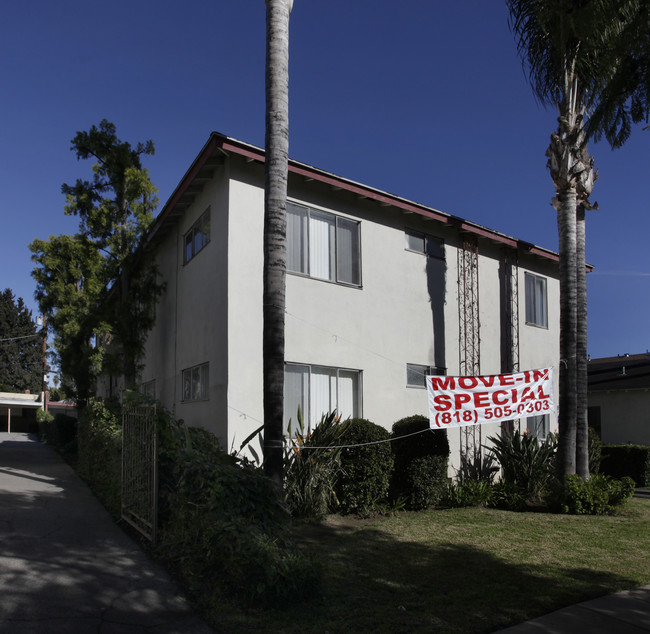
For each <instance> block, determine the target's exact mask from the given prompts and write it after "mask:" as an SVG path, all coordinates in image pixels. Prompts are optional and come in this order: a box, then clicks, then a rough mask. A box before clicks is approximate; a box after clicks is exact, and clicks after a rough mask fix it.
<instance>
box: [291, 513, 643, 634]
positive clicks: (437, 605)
mask: <svg viewBox="0 0 650 634" xmlns="http://www.w3.org/2000/svg"><path fill="white" fill-rule="evenodd" d="M300 536H301V539H300V543H301V545H302V547H303V548H306V549H307V550H309V551H311V552H314V553H316V554H317V555H318V556H319V557H320V558H321V559H322V560H324V561H325V562H326V565H325V573H324V578H323V588H322V593H323V596H322V597H321V598H320V599H319V600H317V601H315V602H314V605H313V606H310V608H309V614H308V618H307V619H306V620H305V621H303V622H302V624H301V627H302V630H303V631H321V632H322V631H326V630H327V631H329V632H330V633H332V632H343V631H347V632H351V631H357V632H367V631H372V632H420V631H422V632H424V631H433V630H435V631H436V632H472V633H477V632H494V631H496V630H499V629H501V628H505V627H507V626H509V625H513V624H516V623H520V622H523V621H525V620H528V619H530V618H533V617H536V616H540V615H542V614H546V613H548V612H550V611H553V610H555V609H558V608H560V607H562V606H565V605H570V604H573V603H577V602H580V601H583V600H585V599H587V598H592V597H595V596H599V595H603V594H607V593H609V592H612V591H614V590H618V589H621V588H623V587H632V586H634V585H635V582H634V580H632V579H627V578H625V577H622V576H619V575H614V574H611V573H607V572H596V571H593V570H586V569H576V568H568V567H567V568H565V567H562V566H558V565H557V564H550V565H526V566H523V565H513V564H511V563H508V562H505V561H503V560H501V559H499V558H497V557H495V556H493V555H492V554H490V553H487V552H485V551H483V550H481V549H480V548H476V547H472V546H468V545H458V544H452V543H439V544H436V545H433V546H427V545H423V544H419V543H415V542H407V541H399V540H396V539H394V538H392V537H391V536H390V535H388V534H387V533H385V532H383V531H381V530H378V529H376V528H373V527H372V526H368V525H367V526H363V525H359V524H357V525H356V526H354V525H352V524H351V523H345V522H337V523H336V524H335V525H328V524H323V525H318V526H311V527H303V529H301V531H300ZM303 607H304V606H303ZM282 631H294V630H293V629H292V628H289V629H286V630H282ZM296 631H297V630H296Z"/></svg>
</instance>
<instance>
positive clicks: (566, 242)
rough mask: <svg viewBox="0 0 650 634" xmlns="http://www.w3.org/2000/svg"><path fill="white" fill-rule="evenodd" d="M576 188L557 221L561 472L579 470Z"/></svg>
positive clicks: (563, 197)
mask: <svg viewBox="0 0 650 634" xmlns="http://www.w3.org/2000/svg"><path fill="white" fill-rule="evenodd" d="M576 203H577V201H576V191H575V188H567V189H566V190H565V191H564V192H562V193H561V194H559V195H558V211H557V225H558V234H559V252H560V403H559V404H560V413H559V417H558V427H559V438H558V475H559V476H560V477H561V479H564V476H567V475H571V474H574V473H575V472H576V413H577V384H576V352H577V348H576V324H577V294H576V274H577V258H576V255H577V254H576V207H577V204H576Z"/></svg>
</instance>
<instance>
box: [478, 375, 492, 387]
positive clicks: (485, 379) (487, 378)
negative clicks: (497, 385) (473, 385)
mask: <svg viewBox="0 0 650 634" xmlns="http://www.w3.org/2000/svg"><path fill="white" fill-rule="evenodd" d="M495 379H496V377H495V376H479V377H478V380H479V381H480V382H481V383H483V385H485V387H492V386H493V385H494V380H495Z"/></svg>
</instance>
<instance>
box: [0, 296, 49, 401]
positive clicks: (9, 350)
mask: <svg viewBox="0 0 650 634" xmlns="http://www.w3.org/2000/svg"><path fill="white" fill-rule="evenodd" d="M42 355H43V340H42V338H41V336H40V335H39V333H38V331H37V327H36V324H35V323H34V322H33V321H32V313H31V311H30V310H29V309H28V308H27V307H26V306H25V303H24V302H23V299H22V298H21V297H19V298H18V299H16V298H15V297H14V294H13V292H12V291H11V289H9V288H6V289H5V290H4V291H3V292H2V293H0V392H23V391H24V390H29V391H30V392H31V393H32V394H38V393H39V392H40V391H41V388H42V385H43V356H42Z"/></svg>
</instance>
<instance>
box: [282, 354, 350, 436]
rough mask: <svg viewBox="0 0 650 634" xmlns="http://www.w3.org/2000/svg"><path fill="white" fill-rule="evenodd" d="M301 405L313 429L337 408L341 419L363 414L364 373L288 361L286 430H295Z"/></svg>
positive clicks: (285, 383)
mask: <svg viewBox="0 0 650 634" xmlns="http://www.w3.org/2000/svg"><path fill="white" fill-rule="evenodd" d="M298 407H300V410H301V411H302V413H303V421H304V422H305V425H307V427H309V429H313V428H314V427H315V426H316V425H317V424H318V423H319V422H320V419H321V417H322V415H323V414H327V413H329V412H332V411H334V410H336V411H337V413H338V415H339V416H340V417H341V419H346V418H348V417H352V418H358V417H359V416H361V372H359V371H358V370H345V369H342V368H327V367H323V366H317V365H298V364H294V363H287V364H286V366H285V369H284V429H285V431H286V430H287V429H288V426H289V419H291V421H292V427H293V430H294V431H295V429H296V423H297V414H298Z"/></svg>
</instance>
